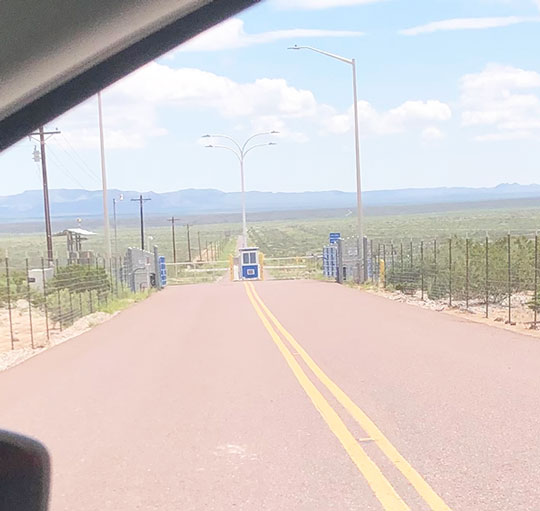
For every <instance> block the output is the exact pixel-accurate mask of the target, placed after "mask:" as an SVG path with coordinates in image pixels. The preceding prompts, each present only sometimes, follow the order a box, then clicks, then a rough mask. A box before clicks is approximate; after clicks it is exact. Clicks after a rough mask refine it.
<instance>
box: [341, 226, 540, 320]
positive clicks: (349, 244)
mask: <svg viewBox="0 0 540 511" xmlns="http://www.w3.org/2000/svg"><path fill="white" fill-rule="evenodd" d="M341 246H342V251H343V256H342V259H343V274H344V277H345V280H356V281H359V279H358V271H357V267H358V265H359V264H360V265H361V266H362V268H363V267H364V266H367V272H366V273H367V275H368V282H371V283H373V284H377V285H379V286H381V287H384V288H390V289H393V290H396V291H401V292H403V293H404V294H407V295H415V296H416V295H419V296H418V297H419V298H420V299H421V300H432V301H439V302H446V304H447V305H448V306H458V307H463V308H465V309H470V308H471V307H475V308H478V307H483V308H484V315H485V316H486V317H489V314H490V308H497V313H498V314H500V312H501V308H502V307H504V308H505V309H506V310H505V316H506V318H505V319H506V322H507V323H510V324H513V323H514V316H513V312H514V311H518V312H519V314H520V318H521V319H523V318H522V316H523V314H528V315H529V316H530V317H529V318H528V320H527V321H523V322H526V323H529V324H531V325H532V326H533V327H536V325H537V315H538V309H539V308H540V298H539V296H538V269H539V268H538V257H539V254H538V235H537V234H536V233H535V234H534V235H533V236H531V235H529V236H526V235H519V236H518V235H512V234H507V235H505V236H503V237H499V238H490V237H488V236H485V237H484V239H478V238H476V239H474V238H471V237H460V236H457V235H454V236H451V237H447V238H446V239H440V238H432V239H429V240H426V239H420V240H415V239H408V240H407V241H403V240H398V241H396V240H387V239H384V238H383V239H376V238H375V239H369V240H368V242H367V243H364V246H365V247H366V255H365V257H363V258H362V260H360V255H359V251H358V243H357V240H356V238H354V237H350V238H345V239H343V240H342V244H341ZM381 268H383V269H384V270H382V271H381ZM347 275H348V276H349V278H348V279H347Z"/></svg>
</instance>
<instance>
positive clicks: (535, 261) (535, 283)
mask: <svg viewBox="0 0 540 511" xmlns="http://www.w3.org/2000/svg"><path fill="white" fill-rule="evenodd" d="M537 308H538V232H536V233H535V234H534V309H533V310H534V328H536V316H537V314H538V311H537V310H536V309H537Z"/></svg>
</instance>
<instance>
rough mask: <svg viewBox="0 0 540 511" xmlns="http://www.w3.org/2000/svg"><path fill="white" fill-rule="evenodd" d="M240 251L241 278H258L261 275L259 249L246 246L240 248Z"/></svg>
mask: <svg viewBox="0 0 540 511" xmlns="http://www.w3.org/2000/svg"><path fill="white" fill-rule="evenodd" d="M239 252H240V278H241V279H242V280H258V279H260V276H261V267H260V262H259V256H260V254H259V249H258V248H257V247H246V248H241V249H239Z"/></svg>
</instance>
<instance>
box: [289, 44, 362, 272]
mask: <svg viewBox="0 0 540 511" xmlns="http://www.w3.org/2000/svg"><path fill="white" fill-rule="evenodd" d="M288 49H289V50H310V51H313V52H315V53H320V54H321V55H325V56H326V57H330V58H333V59H336V60H339V61H340V62H344V63H345V64H349V65H350V66H351V67H352V86H353V105H354V141H355V152H356V204H357V209H358V213H357V222H358V226H357V234H358V240H359V251H358V252H359V253H358V259H359V261H358V265H359V270H360V261H362V259H364V262H365V257H364V258H363V256H362V254H363V252H364V233H363V218H362V217H363V213H362V180H361V173H360V133H359V122H358V98H357V91H356V60H355V59H348V58H346V57H342V56H341V55H336V54H334V53H330V52H327V51H324V50H320V49H318V48H313V47H312V46H298V45H296V44H295V45H294V46H291V47H289V48H288ZM358 278H359V280H360V281H363V280H365V279H366V278H367V267H366V264H364V271H363V275H360V271H359V272H358Z"/></svg>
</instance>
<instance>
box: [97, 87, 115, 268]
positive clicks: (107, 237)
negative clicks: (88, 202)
mask: <svg viewBox="0 0 540 511" xmlns="http://www.w3.org/2000/svg"><path fill="white" fill-rule="evenodd" d="M97 97H98V114H99V147H100V150H101V188H102V190H103V192H102V193H103V232H104V234H105V252H106V253H107V258H108V260H109V261H110V259H111V255H112V254H111V236H110V230H109V201H108V199H107V170H106V168H105V136H104V134H103V112H102V109H101V92H98V94H97Z"/></svg>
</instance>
